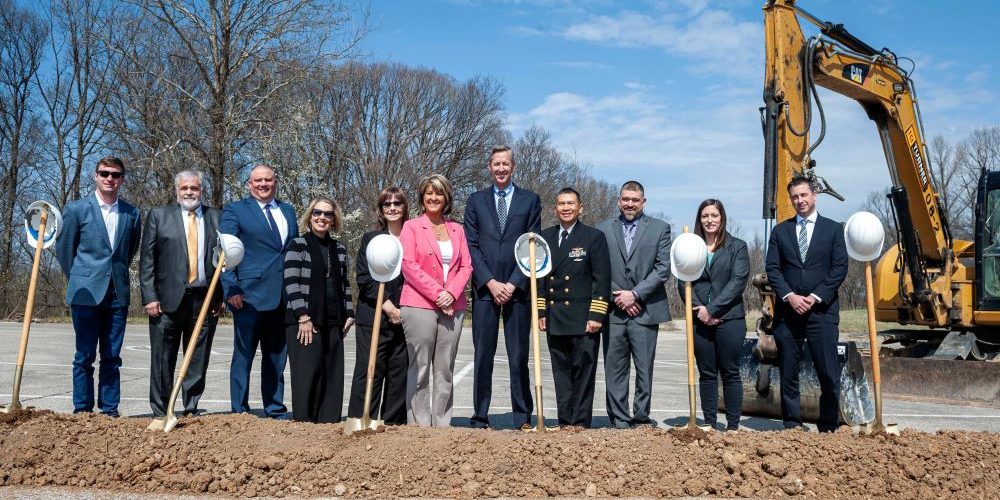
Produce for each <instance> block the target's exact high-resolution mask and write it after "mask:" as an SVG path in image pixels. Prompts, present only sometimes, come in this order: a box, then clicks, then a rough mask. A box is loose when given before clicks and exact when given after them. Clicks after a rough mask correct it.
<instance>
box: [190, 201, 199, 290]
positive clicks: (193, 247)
mask: <svg viewBox="0 0 1000 500" xmlns="http://www.w3.org/2000/svg"><path fill="white" fill-rule="evenodd" d="M187 233H188V234H187V250H188V276H187V282H188V283H194V282H195V280H197V279H198V220H197V219H196V218H195V215H194V210H188V231H187Z"/></svg>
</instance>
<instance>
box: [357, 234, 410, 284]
mask: <svg viewBox="0 0 1000 500" xmlns="http://www.w3.org/2000/svg"><path fill="white" fill-rule="evenodd" d="M383 236H387V237H388V239H386V238H383ZM383 242H384V243H383ZM372 245H395V246H396V248H397V250H398V252H397V254H396V255H399V258H398V259H396V262H395V263H394V264H393V266H392V270H391V271H390V272H388V273H380V272H378V271H376V270H375V269H372V266H371V264H369V265H368V274H370V275H371V276H372V279H373V280H375V281H378V282H379V283H386V282H389V281H392V280H394V279H396V277H398V276H399V274H400V273H401V272H402V271H403V243H402V242H400V241H399V238H397V237H395V236H393V235H391V234H380V235H378V236H376V237H374V238H372V240H371V241H369V242H368V248H366V249H365V257H366V258H368V259H369V262H370V259H371V257H369V256H368V249H369V248H373V247H372Z"/></svg>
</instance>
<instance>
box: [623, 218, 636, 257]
mask: <svg viewBox="0 0 1000 500" xmlns="http://www.w3.org/2000/svg"><path fill="white" fill-rule="evenodd" d="M633 236H635V222H632V223H631V224H625V253H632V237H633Z"/></svg>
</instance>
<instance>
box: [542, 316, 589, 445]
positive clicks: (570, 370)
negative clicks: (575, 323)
mask: <svg viewBox="0 0 1000 500" xmlns="http://www.w3.org/2000/svg"><path fill="white" fill-rule="evenodd" d="M547 339H548V343H549V359H550V360H551V362H552V378H553V380H554V382H555V386H556V407H557V413H558V416H559V425H578V426H583V427H587V428H589V427H590V421H591V419H592V418H593V416H594V380H595V378H596V377H597V350H598V347H599V346H600V340H601V336H600V334H597V333H595V334H589V335H552V334H549V335H548V336H547Z"/></svg>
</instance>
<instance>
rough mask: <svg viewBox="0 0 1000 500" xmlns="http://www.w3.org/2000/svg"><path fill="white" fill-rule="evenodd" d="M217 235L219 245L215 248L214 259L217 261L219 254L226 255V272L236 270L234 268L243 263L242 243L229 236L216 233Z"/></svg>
mask: <svg viewBox="0 0 1000 500" xmlns="http://www.w3.org/2000/svg"><path fill="white" fill-rule="evenodd" d="M217 234H218V235H219V245H218V246H217V247H215V254H214V259H215V261H216V262H218V261H219V252H220V251H221V252H225V253H226V264H225V266H226V271H232V270H233V269H236V266H238V265H240V262H243V242H242V241H240V239H239V238H237V237H235V236H233V235H231V234H223V233H217Z"/></svg>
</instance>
